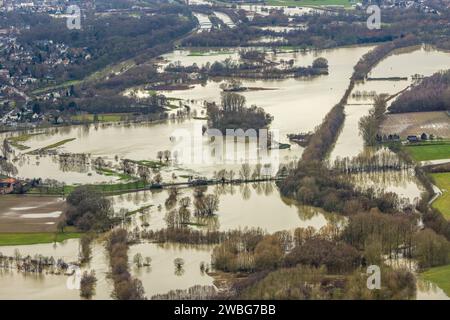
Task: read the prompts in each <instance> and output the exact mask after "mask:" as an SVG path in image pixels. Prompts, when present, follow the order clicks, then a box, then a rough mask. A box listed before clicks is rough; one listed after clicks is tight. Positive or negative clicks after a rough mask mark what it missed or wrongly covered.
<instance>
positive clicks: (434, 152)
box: [405, 141, 450, 161]
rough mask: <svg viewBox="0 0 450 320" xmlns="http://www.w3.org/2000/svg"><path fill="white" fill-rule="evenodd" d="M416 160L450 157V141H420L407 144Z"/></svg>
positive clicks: (406, 147) (407, 148) (406, 148)
mask: <svg viewBox="0 0 450 320" xmlns="http://www.w3.org/2000/svg"><path fill="white" fill-rule="evenodd" d="M405 150H406V151H407V152H408V153H409V154H410V155H411V157H412V158H413V159H414V160H415V161H429V160H439V159H450V141H439V142H438V141H436V142H428V143H418V144H415V145H407V146H405Z"/></svg>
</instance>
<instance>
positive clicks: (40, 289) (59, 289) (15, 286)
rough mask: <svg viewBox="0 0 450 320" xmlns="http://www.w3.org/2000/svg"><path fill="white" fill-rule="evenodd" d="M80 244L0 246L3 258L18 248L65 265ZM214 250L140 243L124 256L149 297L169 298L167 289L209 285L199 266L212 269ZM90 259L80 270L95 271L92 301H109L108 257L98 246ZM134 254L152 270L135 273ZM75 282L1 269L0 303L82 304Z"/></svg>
mask: <svg viewBox="0 0 450 320" xmlns="http://www.w3.org/2000/svg"><path fill="white" fill-rule="evenodd" d="M78 248H79V245H78V240H74V239H72V240H67V241H65V242H63V243H58V244H39V245H26V246H11V247H0V252H1V253H3V255H6V256H14V251H15V250H16V249H18V250H19V251H20V253H21V255H22V256H26V255H30V256H34V255H36V254H42V255H43V256H47V257H50V256H53V257H54V258H55V259H58V258H62V259H64V261H65V262H76V261H77V259H78V250H79V249H78ZM212 248H213V247H212V246H182V245H178V244H164V245H158V244H150V243H142V244H137V245H133V246H130V249H129V251H128V257H129V265H130V271H131V273H132V275H133V276H135V277H137V278H139V279H140V280H142V283H143V285H144V288H145V292H146V295H147V297H151V296H152V295H155V294H163V293H167V292H168V291H170V290H177V289H180V290H183V289H187V288H189V287H192V286H194V285H212V284H213V279H212V278H211V277H210V276H208V275H207V274H204V273H202V272H201V271H200V263H201V262H204V263H205V264H207V265H210V262H211V252H212ZM92 249H93V250H92V260H91V262H90V263H89V265H87V266H85V267H83V268H82V269H81V271H82V272H84V271H85V270H87V271H90V270H95V274H96V278H97V284H96V290H95V295H94V297H93V299H100V300H107V299H111V293H112V291H113V283H112V281H111V280H110V279H109V278H108V273H109V258H108V254H107V252H106V250H105V248H104V246H103V245H102V244H101V243H96V244H94V245H93V248H92ZM136 253H140V254H142V256H143V257H144V258H146V257H150V258H151V259H152V262H151V266H150V267H143V268H137V267H136V266H135V265H134V264H133V257H134V255H135V254H136ZM176 258H181V259H183V261H184V266H183V268H182V270H181V271H179V272H175V266H174V260H175V259H176ZM77 279H79V278H77V277H75V276H66V275H51V274H45V273H44V274H25V273H20V272H17V271H15V270H14V271H12V270H2V269H0V288H1V289H0V300H14V299H26V300H73V299H80V296H79V290H78V289H77V287H76V286H75V285H74V283H76V282H77Z"/></svg>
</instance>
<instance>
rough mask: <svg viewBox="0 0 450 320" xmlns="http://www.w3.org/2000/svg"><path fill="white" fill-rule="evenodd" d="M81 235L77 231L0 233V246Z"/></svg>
mask: <svg viewBox="0 0 450 320" xmlns="http://www.w3.org/2000/svg"><path fill="white" fill-rule="evenodd" d="M80 236H81V233H78V232H66V233H0V246H16V245H28V244H39V243H52V242H61V241H64V240H67V239H76V238H79V237H80Z"/></svg>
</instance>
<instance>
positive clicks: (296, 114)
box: [15, 47, 371, 184]
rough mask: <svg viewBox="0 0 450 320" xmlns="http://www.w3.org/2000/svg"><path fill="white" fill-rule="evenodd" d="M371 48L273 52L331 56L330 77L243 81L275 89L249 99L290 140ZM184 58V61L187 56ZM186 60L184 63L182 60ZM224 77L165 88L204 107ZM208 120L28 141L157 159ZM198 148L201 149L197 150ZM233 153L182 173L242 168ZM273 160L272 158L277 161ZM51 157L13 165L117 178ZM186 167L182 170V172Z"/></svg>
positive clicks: (77, 176)
mask: <svg viewBox="0 0 450 320" xmlns="http://www.w3.org/2000/svg"><path fill="white" fill-rule="evenodd" d="M370 48H371V47H352V48H340V49H333V50H326V51H321V52H306V53H295V52H294V53H280V54H277V55H276V56H274V57H272V58H273V59H278V60H279V59H284V60H287V59H294V60H295V64H296V65H302V66H307V65H310V64H311V63H312V61H313V60H314V59H315V58H317V57H324V58H326V59H328V62H329V71H330V74H329V75H328V76H320V77H314V78H307V79H285V80H277V81H269V80H258V81H243V85H244V86H249V87H261V88H266V89H272V90H262V91H249V92H244V93H243V95H244V96H245V97H246V99H247V104H248V105H253V104H255V105H257V106H260V107H263V108H264V109H265V110H266V111H267V112H269V113H270V114H271V115H273V116H274V121H273V123H272V125H271V129H272V130H274V132H275V134H276V136H278V137H279V140H278V141H279V142H288V140H287V137H286V135H287V134H289V133H299V132H308V131H312V130H314V128H315V126H317V125H318V124H320V123H321V121H322V118H323V116H324V115H325V114H326V113H327V112H328V111H329V110H330V108H331V107H332V106H333V105H334V104H335V103H336V101H338V100H339V99H340V97H341V96H342V94H343V92H344V91H345V88H346V86H347V84H348V83H347V82H346V81H342V79H348V78H349V77H350V75H351V73H352V70H353V65H354V64H355V63H356V62H357V61H358V59H359V58H360V57H361V56H362V55H363V54H364V53H366V52H367V51H368V50H369V49H370ZM236 52H237V51H234V53H224V54H219V55H214V54H212V55H192V54H191V52H190V51H175V52H174V53H173V54H170V55H165V56H164V58H165V59H166V60H167V61H169V62H175V61H181V63H185V62H187V63H188V64H190V63H194V62H195V63H197V64H199V65H201V64H204V63H206V62H211V61H217V60H219V61H223V60H224V59H225V58H226V57H227V56H230V54H231V56H233V57H236V54H237V53H236ZM185 60H186V61H185ZM183 61H185V62H183ZM222 82H223V81H214V80H210V81H208V82H207V83H206V85H205V86H202V85H196V86H195V87H194V88H192V89H190V90H183V91H172V92H163V93H164V94H166V95H167V96H168V97H171V98H179V99H182V100H184V101H185V102H186V103H189V104H190V105H191V106H192V108H193V109H197V110H198V112H201V110H202V109H203V101H217V102H218V101H219V100H220V93H221V91H222V90H221V89H220V84H221V83H222ZM204 124H205V120H198V119H197V120H196V119H193V118H185V119H180V120H175V121H165V122H161V123H155V124H130V125H123V124H111V125H98V126H95V125H90V126H72V127H64V128H58V129H56V130H55V129H52V130H48V131H46V132H45V134H39V135H35V136H32V137H31V138H30V139H29V140H28V141H27V142H26V145H27V146H29V147H30V149H31V150H35V149H38V148H42V147H45V146H48V145H51V144H53V143H57V142H59V141H62V140H65V139H69V138H70V139H73V138H75V139H74V140H72V141H70V142H68V143H66V144H64V145H63V146H62V147H60V149H61V150H62V151H65V152H70V153H87V154H90V155H91V156H92V157H98V156H101V157H104V158H106V159H107V160H108V161H112V160H113V158H114V157H115V156H118V157H119V158H128V159H134V160H156V153H157V151H160V150H166V149H168V148H169V149H170V147H171V144H170V137H171V136H172V135H173V134H174V132H183V133H185V134H188V135H190V136H194V135H198V134H201V127H202V125H204ZM208 144H209V143H208V140H207V139H204V141H203V142H202V143H201V144H200V145H196V146H194V149H193V151H192V153H193V154H199V153H205V154H210V153H211V150H210V146H208ZM198 148H200V149H198ZM239 150H241V151H237V153H235V154H234V155H232V156H231V157H232V158H233V159H234V161H232V163H231V164H228V163H225V164H221V163H213V164H211V163H205V162H201V163H189V164H187V165H184V166H182V167H181V168H180V169H181V171H180V174H181V172H185V173H186V172H187V171H191V170H192V171H194V172H195V173H196V174H199V175H203V176H211V175H212V174H213V172H214V171H216V170H220V169H222V168H227V169H233V170H235V171H236V170H238V168H239V166H240V163H241V161H240V159H241V158H242V154H241V153H239V152H244V153H245V150H244V151H242V148H240V149H239ZM302 150H303V148H302V147H300V146H298V145H296V144H293V145H292V146H291V148H290V149H284V150H276V152H275V153H273V155H274V157H275V158H273V157H272V155H271V154H270V152H269V154H268V155H267V156H268V159H269V160H265V161H262V163H266V162H273V164H274V166H273V168H274V170H276V169H277V168H278V164H279V163H287V162H291V161H296V160H297V159H298V158H299V157H300V156H301V153H302ZM273 159H274V160H273ZM53 160H54V159H53V157H49V158H47V157H44V158H42V159H33V157H30V156H27V157H25V159H24V160H22V161H21V162H17V163H16V164H15V165H16V166H17V167H18V171H19V172H18V176H20V177H30V178H31V177H35V176H36V172H39V174H40V175H42V176H44V177H48V178H52V179H58V180H59V181H61V182H65V183H68V184H73V183H77V182H78V183H87V182H89V183H95V182H100V181H113V180H114V179H113V178H112V177H107V176H100V175H97V174H96V173H95V172H93V171H92V170H91V169H90V168H81V170H80V169H77V170H75V169H74V168H66V170H64V169H63V168H60V167H59V164H58V162H57V161H53ZM183 170H184V171H183Z"/></svg>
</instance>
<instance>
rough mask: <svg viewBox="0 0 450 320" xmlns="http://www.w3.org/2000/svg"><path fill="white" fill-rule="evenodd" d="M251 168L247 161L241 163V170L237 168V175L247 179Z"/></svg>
mask: <svg viewBox="0 0 450 320" xmlns="http://www.w3.org/2000/svg"><path fill="white" fill-rule="evenodd" d="M250 174H251V168H250V165H249V164H248V163H243V164H242V166H241V170H239V176H240V177H241V179H243V180H245V181H247V180H248V179H249V178H250Z"/></svg>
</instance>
